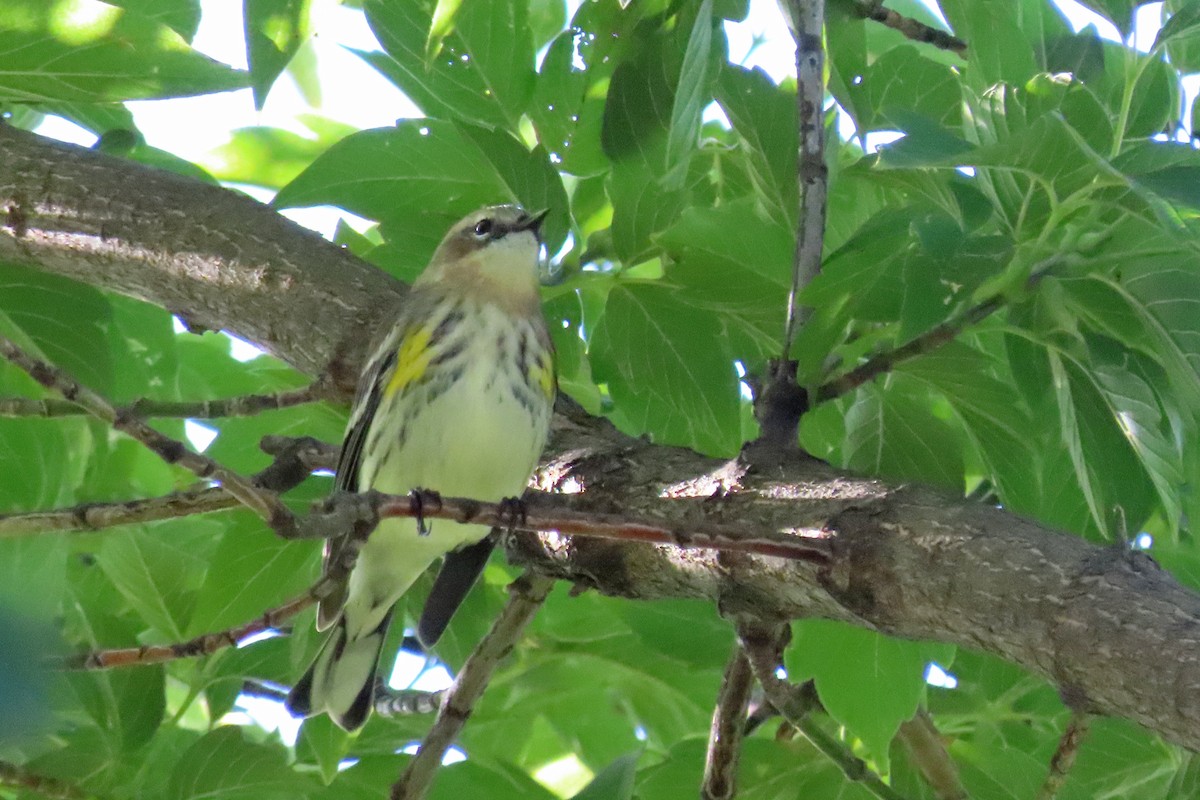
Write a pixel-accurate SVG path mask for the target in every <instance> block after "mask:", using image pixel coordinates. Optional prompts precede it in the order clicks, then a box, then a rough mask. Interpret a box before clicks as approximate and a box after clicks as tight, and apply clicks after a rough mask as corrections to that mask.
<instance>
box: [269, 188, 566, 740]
mask: <svg viewBox="0 0 1200 800" xmlns="http://www.w3.org/2000/svg"><path fill="white" fill-rule="evenodd" d="M544 217H545V212H543V213H540V214H533V215H531V214H528V213H526V212H525V211H524V210H523V209H521V208H520V207H518V206H512V205H504V206H492V207H489V208H483V209H480V210H479V211H476V212H475V213H473V214H471V215H469V216H467V217H466V218H465V219H463V220H462V221H460V222H459V223H458V224H456V225H455V226H454V227H453V228H451V229H450V232H449V233H447V234H446V238H444V239H443V240H442V243H441V244H440V245H438V249H437V251H436V252H435V253H434V254H433V258H432V259H431V260H430V262H429V266H428V267H426V268H425V271H424V272H423V273H422V274H421V276H420V277H419V278H418V279H417V280H416V282H415V283H414V284H413V287H412V291H410V292H409V294H408V296H407V297H406V298H405V303H404V306H403V308H402V310H401V312H400V314H399V317H398V319H397V320H396V324H395V326H394V327H393V328H392V330H391V331H390V332H389V333H388V334H387V336H386V338H384V340H383V342H382V344H381V345H380V346H379V347H378V348H377V349H376V351H375V353H374V354H373V355H372V357H371V359H370V361H369V362H368V364H367V367H366V369H365V370H364V372H363V375H362V378H361V379H360V380H359V385H358V393H357V395H356V397H355V399H354V406H353V409H352V411H351V414H350V423H349V426H348V427H347V430H346V438H345V441H344V442H343V444H342V453H341V457H340V459H339V461H338V470H337V481H336V487H337V488H338V489H345V490H349V491H366V490H368V489H377V490H379V491H381V492H389V493H393V494H403V493H406V492H409V491H411V490H413V489H418V488H420V489H432V490H434V491H437V492H440V493H442V494H444V495H447V496H455V497H471V498H475V499H478V500H488V501H498V500H502V499H504V498H506V497H513V496H517V495H520V494H521V492H522V491H523V490H524V488H525V485H526V483H527V482H528V480H529V476H530V474H531V473H532V472H533V468H534V467H535V466H536V465H537V460H538V458H539V456H540V455H541V453H542V447H543V446H544V445H545V442H546V434H547V431H548V429H549V426H550V415H551V410H552V407H553V405H554V395H555V388H556V387H555V377H554V351H553V347H552V345H551V343H550V336H549V334H548V333H547V331H546V322H545V319H544V318H543V317H542V312H541V303H540V298H539V295H538V275H537V265H538V253H539V250H540V248H541V242H540V236H539V233H538V229H539V226H540V225H541V222H542V219H543V218H544ZM426 525H427V526H428V529H427V530H418V523H417V521H416V520H413V519H386V520H383V521H382V522H381V523H380V524H379V527H377V528H376V529H375V530H374V531H373V532H372V533H371V536H370V538H369V539H368V540H367V542H366V544H365V545H363V547H362V551H361V552H360V553H359V555H358V560H357V562H356V564H355V566H354V569H353V571H352V572H351V573H350V574H349V576H348V579H347V580H344V581H342V584H341V585H340V586H339V587H338V589H337V591H335V592H334V593H333V594H332V595H330V596H329V597H327V598H325V599H323V600H322V601H321V604H320V606H319V608H318V611H317V629H318V630H325V629H326V628H328V627H330V626H331V625H333V626H334V630H333V631H332V633H331V634H330V635H329V638H328V639H327V640H326V642H325V644H324V645H323V646H322V648H321V651H320V652H319V653H318V654H317V657H316V659H315V660H314V662H313V664H312V666H311V667H309V669H308V671H307V672H306V673H305V674H304V677H302V678H301V679H300V680H299V681H298V682H297V683H296V686H295V688H293V689H292V692H291V694H290V695H289V696H288V700H287V705H288V708H289V709H290V710H291V711H292V713H294V714H300V715H309V714H317V713H320V712H322V711H327V712H328V713H329V715H330V717H332V718H333V720H334V721H335V722H336V723H337V724H338V725H340V726H341V727H343V728H345V729H346V730H355V729H357V728H359V727H360V726H361V725H362V724H363V722H365V721H366V718H367V715H368V713H369V712H370V709H371V706H372V702H373V698H374V688H375V670H376V666H377V663H378V661H379V651H380V649H381V648H382V646H383V640H384V638H385V636H386V635H387V628H388V622H389V621H390V620H391V617H392V607H393V605H394V604H395V603H396V601H397V600H398V599H399V598H400V596H401V595H402V594H404V592H405V590H407V589H408V587H409V586H410V585H411V584H412V583H413V581H415V580H416V579H417V577H418V576H420V575H421V573H422V572H424V571H425V569H426V568H427V567H428V566H429V565H430V564H432V563H433V562H434V561H435V560H437V558H438V557H439V556H442V555H445V556H446V559H445V562H444V563H443V567H442V571H441V573H440V574H439V575H438V578H437V580H436V581H435V582H434V587H433V590H432V591H431V592H430V596H429V599H428V600H427V601H426V605H425V610H424V612H423V613H422V615H421V620H420V623H419V625H418V634H419V636H420V637H421V640H422V641H423V642H424V643H425V644H426V645H429V644H432V643H433V642H434V641H436V640H437V638H438V637H439V636H440V635H441V633H442V631H443V630H444V629H445V627H446V625H447V623H449V621H450V617H451V616H452V615H453V613H454V611H455V609H457V607H458V605H459V603H461V601H462V599H463V598H464V597H465V596H466V594H467V592H468V591H469V590H470V588H471V585H472V584H473V583H474V582H475V579H476V578H477V577H478V576H479V573H480V572H481V571H482V569H483V565H484V563H485V562H486V561H487V557H488V555H489V554H490V552H491V547H492V544H491V540H490V539H486V538H485V537H486V536H487V534H488V529H487V528H486V527H484V526H480V525H461V524H458V523H455V522H451V521H449V520H433V521H429V522H427V523H426ZM347 541H348V540H347V539H345V538H343V539H341V540H332V541H330V542H329V543H328V544H327V545H326V548H325V564H326V570H329V569H330V565H336V564H338V563H339V561H340V560H342V559H343V558H344V556H345V553H344V552H343V550H342V548H344V547H345V546H346V543H347Z"/></svg>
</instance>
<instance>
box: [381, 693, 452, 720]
mask: <svg viewBox="0 0 1200 800" xmlns="http://www.w3.org/2000/svg"><path fill="white" fill-rule="evenodd" d="M447 691H449V690H447V689H438V690H437V691H436V692H423V691H421V690H420V689H385V690H381V691H377V692H375V713H376V714H378V715H379V716H381V717H412V716H416V715H418V714H432V713H434V712H435V711H437V710H438V709H439V708H441V706H442V703H443V702H444V700H445V697H446V692H447Z"/></svg>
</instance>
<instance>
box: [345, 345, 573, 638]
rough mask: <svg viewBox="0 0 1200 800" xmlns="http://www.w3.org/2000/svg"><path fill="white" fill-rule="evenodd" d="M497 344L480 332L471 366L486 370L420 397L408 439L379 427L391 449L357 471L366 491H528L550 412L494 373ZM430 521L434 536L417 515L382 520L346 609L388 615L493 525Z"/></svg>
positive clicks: (474, 494)
mask: <svg viewBox="0 0 1200 800" xmlns="http://www.w3.org/2000/svg"><path fill="white" fill-rule="evenodd" d="M492 341H494V340H493V339H492V338H491V337H484V336H481V337H478V338H477V339H476V340H475V342H473V343H472V347H473V348H474V349H476V352H475V353H471V354H469V356H468V357H469V358H471V359H473V360H472V361H471V362H469V363H472V364H474V365H479V364H482V365H485V366H486V368H485V369H478V368H475V369H472V370H465V372H464V375H463V376H462V377H461V378H460V379H459V380H456V381H455V382H454V383H452V384H450V385H449V386H447V387H446V388H445V390H444V391H443V392H441V393H440V394H438V395H436V396H435V397H433V398H431V399H429V400H428V401H427V402H418V403H414V407H415V408H416V409H419V410H414V411H411V412H410V414H409V415H408V421H407V425H406V426H405V429H404V433H403V443H402V444H401V441H400V440H401V433H400V429H399V427H389V429H387V430H385V431H381V432H380V433H381V436H380V439H379V442H380V444H384V445H385V447H386V450H387V455H386V456H385V457H384V458H383V460H382V461H381V463H379V464H378V465H376V468H375V470H374V471H373V472H370V473H368V471H366V470H364V471H363V472H361V473H360V484H361V485H360V488H361V489H368V488H371V489H377V490H378V491H381V492H387V493H390V494H406V493H408V492H410V491H412V490H413V489H431V490H433V491H436V492H439V493H441V494H442V495H443V496H445V497H468V498H472V499H475V500H484V501H491V502H495V501H498V500H501V499H504V498H506V497H518V496H520V495H521V494H522V492H524V490H525V486H526V483H527V482H528V480H529V475H530V473H531V472H532V471H533V468H534V467H535V466H536V465H537V459H538V457H539V456H540V455H541V452H542V447H543V445H544V444H545V435H546V429H547V422H548V419H549V415H550V409H549V407H548V406H547V407H546V408H544V409H543V408H539V409H537V412H536V413H531V412H530V411H529V409H527V408H526V407H525V406H523V405H522V404H521V403H520V402H519V401H518V400H517V398H516V397H515V396H514V395H513V393H512V391H510V389H509V388H508V386H507V385H506V384H505V380H506V379H505V377H503V376H501V375H499V374H498V372H497V370H496V369H495V367H496V366H497V364H496V354H495V353H494V352H493V351H491V350H490V349H489V348H490V346H491V342H492ZM485 345H486V346H485ZM389 416H391V417H392V419H393V420H394V419H395V416H394V415H389ZM393 425H394V423H393ZM374 433H375V432H374V431H372V432H371V434H370V435H374ZM385 443H386V444H385ZM427 524H428V526H429V528H430V532H429V534H428V535H425V536H421V535H419V534H418V533H417V530H416V523H415V521H414V520H411V519H391V520H384V521H383V522H382V523H381V524H380V526H379V527H378V528H377V529H376V530H375V531H374V532H373V533H372V534H371V537H370V539H369V540H368V541H367V543H366V545H365V546H364V547H363V550H362V552H361V554H360V556H359V560H358V564H357V565H356V567H355V569H354V572H353V573H352V575H351V578H350V596H351V601H350V602H349V603H348V605H347V614H348V615H352V614H354V613H355V610H357V609H362V610H363V611H366V609H367V608H369V609H370V611H369V612H367V613H368V614H369V619H363V620H362V621H361V624H362V625H363V627H370V626H371V625H373V624H376V621H377V619H382V614H383V613H384V612H385V611H386V609H387V608H389V607H390V606H391V604H392V603H394V602H395V600H396V599H398V598H399V597H400V595H401V594H403V593H404V591H405V590H407V589H408V587H409V586H410V585H411V584H412V582H413V581H414V580H416V579H417V577H418V576H419V575H420V574H421V573H422V572H423V571H424V570H425V569H426V568H427V567H428V566H429V565H430V564H431V563H432V562H433V561H434V560H436V559H437V558H438V557H439V556H441V555H443V554H444V553H446V552H449V551H450V550H455V549H457V548H459V547H461V546H463V545H464V544H470V543H473V542H477V541H479V540H480V539H482V538H483V537H484V536H485V535H487V532H488V528H487V527H486V526H481V525H460V524H458V523H455V522H451V521H449V520H429V521H428V522H427ZM352 609H353V610H352Z"/></svg>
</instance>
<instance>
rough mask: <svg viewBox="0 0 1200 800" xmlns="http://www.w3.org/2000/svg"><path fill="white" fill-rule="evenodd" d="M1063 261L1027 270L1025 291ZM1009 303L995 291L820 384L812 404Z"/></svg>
mask: <svg viewBox="0 0 1200 800" xmlns="http://www.w3.org/2000/svg"><path fill="white" fill-rule="evenodd" d="M1062 262H1063V256H1061V255H1053V256H1050V257H1049V258H1046V259H1044V260H1042V261H1040V262H1038V263H1037V264H1035V265H1034V266H1033V267H1032V268H1031V269H1030V271H1029V277H1028V278H1026V279H1025V285H1024V291H1030V290H1032V289H1033V288H1035V287H1036V286H1037V285H1038V283H1039V282H1040V281H1041V280H1042V278H1044V277H1045V276H1046V275H1048V274H1050V272H1051V271H1053V270H1054V269H1055V268H1056V267H1057V266H1059V265H1060V264H1061V263H1062ZM1011 300H1012V295H1010V294H1009V293H1006V292H998V293H996V294H994V295H992V296H991V297H989V298H987V299H986V300H982V301H980V302H979V303H976V304H975V305H973V306H971V307H970V308H967V309H964V310H963V311H961V312H959V313H958V314H955V315H954V316H953V317H951V318H950V319H948V320H946V321H945V322H943V323H941V324H940V325H936V326H934V327H932V328H930V329H929V330H927V331H925V333H922V334H921V335H920V336H918V337H916V338H915V339H912V340H910V341H908V342H906V343H905V344H903V345H901V346H900V347H897V348H896V349H894V350H888V351H887V352H884V353H879V354H877V355H874V356H872V357H871V358H869V359H867V360H866V361H864V362H863V363H862V364H859V365H858V366H857V367H855V368H854V369H852V370H850V371H849V372H845V373H843V374H841V375H839V376H838V377H836V378H834V379H832V380H830V381H827V382H825V383H824V384H822V385H821V387H820V388H818V389H817V391H816V396H815V398H814V400H813V402H815V403H823V402H825V401H826V400H833V399H834V398H837V397H841V396H842V395H844V394H849V393H850V392H852V391H854V390H855V389H857V388H858V387H859V386H862V385H863V384H864V383H867V382H868V381H871V380H872V379H874V378H876V377H877V376H879V375H882V374H884V373H885V372H890V371H891V370H892V369H894V368H895V366H896V365H897V364H899V363H900V362H902V361H908V360H909V359H910V358H915V357H917V356H920V355H925V354H926V353H932V352H933V351H934V350H937V349H938V348H939V347H941V346H942V345H945V344H949V343H950V342H952V341H954V340H955V339H956V338H958V336H959V335H960V334H961V333H962V332H963V331H964V330H966V329H967V328H969V327H970V326H972V325H977V324H979V323H980V322H982V321H983V320H985V319H987V318H988V317H990V316H991V315H992V314H994V313H996V312H997V311H999V310H1000V309H1002V308H1004V307H1005V306H1006V305H1008V304H1009V302H1011Z"/></svg>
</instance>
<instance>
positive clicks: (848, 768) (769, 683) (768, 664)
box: [738, 626, 903, 800]
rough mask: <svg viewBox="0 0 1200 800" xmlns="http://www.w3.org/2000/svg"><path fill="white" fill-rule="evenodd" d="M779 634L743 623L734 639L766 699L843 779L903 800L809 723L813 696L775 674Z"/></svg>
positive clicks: (883, 796) (883, 797) (885, 799)
mask: <svg viewBox="0 0 1200 800" xmlns="http://www.w3.org/2000/svg"><path fill="white" fill-rule="evenodd" d="M781 635H782V633H781V632H780V631H779V630H771V629H770V628H767V627H761V626H743V627H742V628H741V629H740V630H739V631H738V638H739V639H740V640H741V643H742V648H743V650H745V652H746V657H747V658H748V659H749V661H750V666H751V668H752V669H753V671H754V677H756V678H758V682H759V684H760V685H761V686H762V687H763V692H764V693H765V694H766V695H767V699H768V700H770V701H771V704H772V705H773V706H775V708H776V709H777V710H778V711H779V713H780V714H781V715H782V716H783V718H784V719H786V720H787V721H788V722H789V723H790V724H791V725H792V727H794V728H795V729H796V730H798V731H800V733H802V734H804V738H806V739H808V741H809V742H811V743H812V745H813V746H814V747H816V748H817V749H818V750H820V751H821V752H822V753H824V754H825V755H826V756H827V757H828V758H829V760H831V761H832V762H833V763H835V764H837V765H838V767H839V768H840V769H841V770H842V773H843V774H844V775H845V776H846V778H847V780H851V781H856V782H857V783H860V784H861V785H862V786H863V788H865V789H866V790H867V791H869V792H871V794H873V795H875V796H876V797H879V798H881V800H903V797H902V796H901V795H900V794H899V793H898V792H896V790H895V789H893V788H892V787H890V786H888V785H887V784H886V783H884V782H883V780H882V779H881V778H880V777H879V776H878V775H876V774H875V773H874V772H872V771H871V770H870V769H868V768H867V765H866V764H865V763H864V762H863V760H862V759H861V758H859V757H858V756H856V755H854V753H852V752H850V748H848V747H847V746H846V745H844V744H842V743H841V742H839V741H838V740H837V739H835V738H833V737H832V736H830V735H829V734H827V733H826V732H825V731H824V730H822V729H821V727H820V726H819V725H817V724H816V723H815V722H813V720H812V717H811V716H810V715H809V712H810V711H811V710H812V708H813V707H814V706H815V705H816V697H815V696H814V695H812V694H811V692H802V691H800V687H796V686H793V685H792V684H790V683H788V682H787V681H785V680H784V679H783V678H780V677H779V676H778V675H776V674H775V670H776V669H778V668H779V666H780V664H781V659H780V657H779V650H780V649H781V646H782V645H781V642H780V640H779V637H780V636H781Z"/></svg>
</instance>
